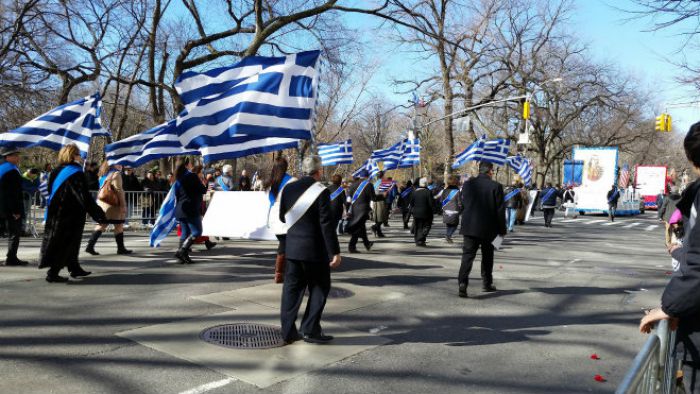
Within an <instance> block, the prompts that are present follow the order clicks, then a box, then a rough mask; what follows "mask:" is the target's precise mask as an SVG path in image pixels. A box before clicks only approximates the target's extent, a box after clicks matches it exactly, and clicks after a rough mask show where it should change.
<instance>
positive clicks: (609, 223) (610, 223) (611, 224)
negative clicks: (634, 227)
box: [602, 222, 623, 226]
mask: <svg viewBox="0 0 700 394" xmlns="http://www.w3.org/2000/svg"><path fill="white" fill-rule="evenodd" d="M621 223H623V222H607V223H603V224H602V225H603V226H614V225H616V224H621Z"/></svg>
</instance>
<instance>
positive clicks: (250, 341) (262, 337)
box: [199, 323, 284, 349]
mask: <svg viewBox="0 0 700 394" xmlns="http://www.w3.org/2000/svg"><path fill="white" fill-rule="evenodd" d="M199 336H200V338H202V340H204V341H205V342H207V343H211V344H214V345H219V346H223V347H227V348H232V349H270V348H273V347H279V346H284V340H283V339H282V331H281V330H280V328H279V327H277V326H272V325H268V324H256V323H235V324H222V325H220V326H214V327H210V328H207V329H205V330H204V331H202V333H201V334H200V335H199Z"/></svg>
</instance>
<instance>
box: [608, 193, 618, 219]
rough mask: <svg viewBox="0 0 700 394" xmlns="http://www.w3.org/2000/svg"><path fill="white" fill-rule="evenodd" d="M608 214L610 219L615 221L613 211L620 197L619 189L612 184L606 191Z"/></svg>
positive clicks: (615, 209)
mask: <svg viewBox="0 0 700 394" xmlns="http://www.w3.org/2000/svg"><path fill="white" fill-rule="evenodd" d="M607 198H608V216H609V217H610V221H611V222H614V221H615V212H616V211H617V201H618V200H619V199H620V189H618V188H617V185H612V188H611V189H610V190H609V191H608V194H607Z"/></svg>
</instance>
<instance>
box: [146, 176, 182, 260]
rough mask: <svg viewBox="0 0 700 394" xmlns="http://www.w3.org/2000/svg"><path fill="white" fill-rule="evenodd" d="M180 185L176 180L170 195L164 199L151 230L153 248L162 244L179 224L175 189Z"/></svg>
mask: <svg viewBox="0 0 700 394" xmlns="http://www.w3.org/2000/svg"><path fill="white" fill-rule="evenodd" d="M179 185H180V184H179V183H178V182H175V183H174V184H173V185H172V186H171V187H170V191H169V192H168V195H167V196H165V200H163V205H161V207H160V211H159V212H158V218H157V219H156V223H155V224H154V225H153V230H151V247H152V248H157V247H158V246H160V243H161V242H162V241H163V240H164V239H165V237H167V236H168V234H170V232H171V231H173V229H174V228H175V225H176V224H177V219H176V218H175V204H176V198H175V197H176V196H175V189H176V188H177V187H179Z"/></svg>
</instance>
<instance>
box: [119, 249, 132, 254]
mask: <svg viewBox="0 0 700 394" xmlns="http://www.w3.org/2000/svg"><path fill="white" fill-rule="evenodd" d="M132 253H134V251H133V250H129V249H118V250H117V254H132Z"/></svg>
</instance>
